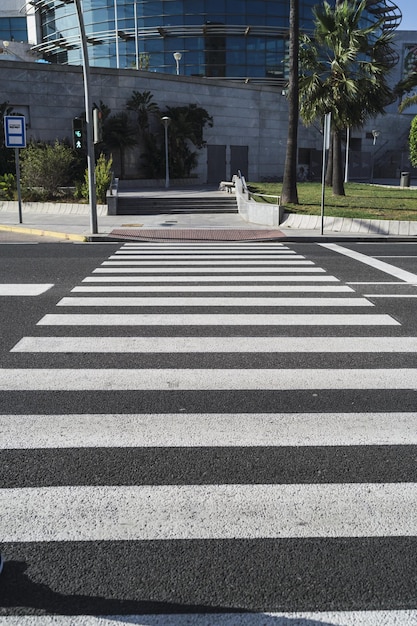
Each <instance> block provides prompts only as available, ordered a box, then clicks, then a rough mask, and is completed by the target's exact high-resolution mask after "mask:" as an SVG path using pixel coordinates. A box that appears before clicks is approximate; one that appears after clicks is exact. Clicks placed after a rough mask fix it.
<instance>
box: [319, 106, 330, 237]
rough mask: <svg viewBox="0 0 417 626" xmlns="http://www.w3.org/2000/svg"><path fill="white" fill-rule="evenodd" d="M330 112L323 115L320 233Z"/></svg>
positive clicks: (322, 229) (321, 228)
mask: <svg viewBox="0 0 417 626" xmlns="http://www.w3.org/2000/svg"><path fill="white" fill-rule="evenodd" d="M330 129H331V113H327V114H326V115H325V116H324V127H323V162H322V167H321V226H320V234H321V235H322V234H323V233H324V195H325V188H326V182H325V181H326V151H327V150H328V149H329V147H330Z"/></svg>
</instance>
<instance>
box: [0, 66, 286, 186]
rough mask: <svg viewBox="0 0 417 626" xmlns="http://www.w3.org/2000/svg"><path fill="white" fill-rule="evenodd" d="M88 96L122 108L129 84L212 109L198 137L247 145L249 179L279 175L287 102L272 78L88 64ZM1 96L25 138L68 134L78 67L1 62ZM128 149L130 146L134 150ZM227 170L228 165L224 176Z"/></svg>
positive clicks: (79, 104) (79, 80)
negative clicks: (22, 124) (234, 79)
mask: <svg viewBox="0 0 417 626" xmlns="http://www.w3.org/2000/svg"><path fill="white" fill-rule="evenodd" d="M91 73H92V79H91V82H92V101H93V102H96V103H99V102H100V101H101V100H102V101H103V102H104V103H105V104H106V105H107V106H108V107H110V108H111V111H112V113H117V112H119V111H122V110H125V108H126V101H127V99H128V98H129V97H130V96H131V95H132V92H133V91H134V90H136V91H140V92H142V91H145V90H149V91H150V92H151V93H152V94H153V96H154V101H155V102H157V103H158V105H159V106H160V108H161V109H163V108H164V106H166V105H168V106H169V105H171V106H176V105H186V104H191V103H196V104H197V105H199V106H202V107H204V108H205V109H206V110H207V111H208V113H209V114H210V115H212V116H213V122H214V124H213V127H212V128H206V130H205V133H204V138H205V140H206V142H207V143H208V144H211V145H226V146H227V155H230V146H248V147H249V172H247V173H245V174H246V175H247V176H249V178H251V179H259V178H261V177H275V178H276V177H278V176H282V172H283V167H284V160H285V147H286V137H287V102H286V99H285V98H284V97H282V95H281V90H280V89H277V88H274V87H271V86H260V85H251V84H248V85H245V84H241V83H239V84H236V83H233V84H230V83H227V84H225V83H223V82H221V81H217V80H216V81H210V82H207V81H206V80H204V79H200V78H191V77H182V76H168V75H164V74H152V73H150V72H141V71H137V70H113V69H102V68H92V71H91ZM0 82H1V84H2V95H1V99H2V101H6V100H7V101H9V103H10V105H12V106H13V107H14V110H15V111H17V112H21V113H23V114H24V115H25V117H26V121H27V124H28V129H27V134H28V138H29V139H35V140H54V139H56V138H58V139H64V138H70V137H71V132H72V131H71V128H72V126H71V125H72V119H73V118H74V117H76V116H79V115H80V114H81V113H82V112H83V111H84V92H83V77H82V70H81V68H80V67H69V66H56V65H48V64H38V63H23V62H22V63H21V62H11V61H3V62H0ZM132 155H133V153H132ZM128 162H129V163H130V171H129V175H130V176H131V177H134V176H135V174H136V175H137V167H136V165H137V164H136V163H135V158H133V156H131V158H130V159H128ZM196 173H197V174H198V177H199V179H200V180H201V181H202V182H206V179H207V155H206V150H205V149H203V150H201V151H200V153H199V165H198V168H197V171H196ZM230 176H231V172H230V168H228V169H227V177H228V178H229V177H230Z"/></svg>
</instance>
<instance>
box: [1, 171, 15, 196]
mask: <svg viewBox="0 0 417 626" xmlns="http://www.w3.org/2000/svg"><path fill="white" fill-rule="evenodd" d="M15 191H16V178H15V176H13V174H4V175H3V176H0V197H3V198H6V200H13V199H14V197H15Z"/></svg>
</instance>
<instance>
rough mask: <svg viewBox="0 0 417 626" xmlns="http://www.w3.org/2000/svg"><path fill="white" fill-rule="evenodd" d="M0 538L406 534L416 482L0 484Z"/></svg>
mask: <svg viewBox="0 0 417 626" xmlns="http://www.w3.org/2000/svg"><path fill="white" fill-rule="evenodd" d="M0 510H1V511H2V516H1V517H0V535H1V537H2V541H3V542H29V541H30V542H35V541H38V542H42V541H48V542H51V541H123V540H124V541H128V540H134V541H135V540H136V541H139V540H141V541H161V540H162V541H166V540H172V539H182V540H190V539H191V540H192V539H265V538H271V539H275V538H297V539H304V538H310V537H315V538H329V537H349V538H353V537H354V538H358V537H411V536H415V535H417V484H416V483H394V484H392V483H358V484H352V483H344V484H283V485H275V484H268V485H247V484H243V485H241V484H239V485H235V484H222V485H216V484H213V485H158V486H147V485H145V486H106V487H103V486H77V487H65V486H62V487H40V488H39V487H38V488H35V487H29V488H27V487H24V488H9V489H0Z"/></svg>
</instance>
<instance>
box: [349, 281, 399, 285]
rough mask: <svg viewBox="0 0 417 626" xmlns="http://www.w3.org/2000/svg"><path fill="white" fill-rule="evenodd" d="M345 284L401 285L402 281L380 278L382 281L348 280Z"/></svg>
mask: <svg viewBox="0 0 417 626" xmlns="http://www.w3.org/2000/svg"><path fill="white" fill-rule="evenodd" d="M346 284H347V285H403V286H404V283H403V281H398V280H396V281H392V282H390V281H387V280H382V281H376V280H372V281H365V282H354V281H351V280H349V281H348V282H347V283H346Z"/></svg>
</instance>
